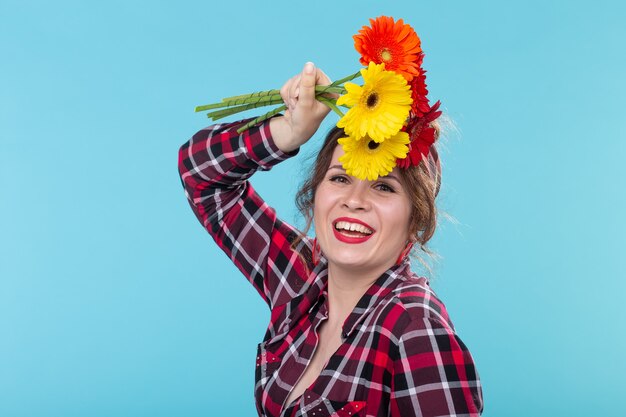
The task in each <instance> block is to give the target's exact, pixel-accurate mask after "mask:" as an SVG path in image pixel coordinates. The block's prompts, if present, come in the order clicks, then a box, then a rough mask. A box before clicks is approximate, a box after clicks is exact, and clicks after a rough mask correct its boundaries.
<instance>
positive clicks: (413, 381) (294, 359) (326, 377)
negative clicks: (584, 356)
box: [179, 121, 483, 417]
mask: <svg viewBox="0 0 626 417" xmlns="http://www.w3.org/2000/svg"><path fill="white" fill-rule="evenodd" d="M244 122H245V121H244ZM241 123H243V122H236V123H230V124H218V125H214V126H210V127H208V128H206V129H203V130H201V131H199V132H198V133H196V134H195V135H194V136H193V137H192V138H191V140H190V141H189V142H187V143H185V144H184V145H183V146H182V147H181V148H180V153H179V171H180V175H181V179H182V183H183V186H184V188H185V193H186V195H187V198H188V200H189V203H190V205H191V208H192V210H193V212H194V213H195V214H196V216H197V217H198V220H199V221H200V223H202V225H203V226H204V228H205V229H206V230H207V231H208V232H209V233H210V234H211V236H212V237H213V239H215V241H216V242H217V244H218V245H219V246H220V248H222V250H223V251H224V252H225V253H226V254H227V255H228V256H229V257H230V259H231V260H232V261H233V262H234V263H235V265H237V267H238V268H239V269H240V270H241V272H242V273H243V274H244V276H245V277H246V278H247V279H248V281H249V282H250V283H251V284H252V285H253V286H254V288H255V289H256V290H257V291H258V293H259V294H260V295H261V297H262V298H263V300H264V301H265V302H266V303H267V305H268V306H269V308H270V311H271V317H270V323H269V326H268V328H267V332H266V333H265V337H264V339H263V342H262V343H260V344H259V345H258V346H257V357H256V375H255V376H256V380H255V381H256V382H255V386H254V394H255V398H256V406H257V410H258V412H259V415H260V416H267V417H278V416H281V417H301V416H303V417H304V416H306V417H329V416H334V417H338V416H340V417H354V416H380V417H382V416H397V417H400V416H402V417H410V416H424V417H427V416H433V417H434V416H457V417H459V416H478V415H479V414H480V413H481V412H482V409H483V400H482V388H481V384H480V380H479V377H478V373H477V371H476V369H475V366H474V361H473V359H472V356H471V354H470V352H469V351H468V349H467V347H466V346H465V345H464V344H463V342H462V341H461V339H460V338H459V336H458V335H457V334H456V333H455V331H454V327H453V325H452V322H451V321H450V318H449V317H448V314H447V311H446V308H445V306H444V304H443V303H442V302H441V300H439V299H438V298H437V296H436V295H435V294H434V293H433V291H432V289H431V288H430V286H429V283H428V280H427V279H426V278H423V277H418V276H417V275H415V274H414V273H413V272H411V270H410V264H409V263H408V261H406V262H404V263H403V264H401V265H396V266H394V267H392V268H391V269H389V270H388V271H386V272H385V273H384V274H383V275H381V276H380V277H379V278H378V280H377V281H376V282H375V283H374V284H373V285H372V286H371V287H370V288H369V289H368V291H367V292H366V293H365V294H364V295H363V297H362V298H361V299H360V301H359V302H358V304H357V305H356V307H355V308H354V310H353V311H352V313H351V314H350V315H349V316H348V318H347V319H346V321H345V322H344V324H343V328H342V340H343V344H342V345H341V346H340V347H339V349H338V350H337V351H336V352H335V353H334V355H333V356H332V357H331V358H330V359H329V361H328V362H327V363H326V364H325V367H324V369H323V370H322V372H321V374H320V375H319V377H318V378H317V379H316V380H315V381H314V382H313V383H312V384H311V385H310V386H309V387H308V388H307V389H306V390H305V392H304V394H302V396H300V398H298V399H296V400H295V401H294V402H292V403H291V404H285V402H286V399H287V397H288V395H289V393H290V392H291V389H292V388H293V387H294V386H295V385H296V383H297V382H298V380H299V378H300V377H301V375H302V374H303V373H304V371H305V369H306V367H307V365H308V363H309V361H310V360H311V358H312V357H313V354H314V352H315V349H316V347H317V342H318V337H317V333H316V329H317V328H318V326H319V325H320V323H321V322H322V321H324V320H326V319H327V318H328V297H327V296H328V292H327V283H328V269H327V264H326V261H325V259H324V258H322V260H321V262H319V263H318V264H317V265H316V266H315V265H313V264H310V263H309V264H305V263H304V261H303V259H311V257H310V255H311V240H310V239H309V238H307V237H305V238H304V239H303V240H302V241H301V242H300V243H299V244H298V246H297V247H296V248H295V250H294V249H292V248H291V246H292V245H291V243H292V242H293V241H294V239H295V238H296V237H297V236H298V234H299V232H298V231H297V230H296V229H295V228H293V227H292V226H290V225H288V224H286V223H284V222H282V221H281V220H280V219H278V218H277V217H276V213H275V211H274V210H273V209H272V208H271V207H269V206H268V205H267V204H266V203H265V202H264V201H263V200H262V199H261V198H260V197H259V195H258V194H257V193H256V192H255V191H254V189H253V187H252V186H251V185H250V183H249V182H248V181H247V180H248V178H249V177H250V176H251V175H252V174H253V173H254V172H255V171H257V170H268V169H270V168H271V167H272V166H273V165H274V164H276V163H278V162H280V161H282V160H284V159H286V158H288V157H290V156H293V155H295V154H296V153H297V151H295V152H293V153H291V154H285V153H283V152H281V151H280V150H279V149H278V148H277V147H276V145H275V144H274V143H273V141H272V138H271V136H270V130H269V123H267V122H265V123H262V124H259V125H257V126H255V127H253V128H251V129H249V130H248V131H246V132H244V133H242V134H237V132H236V130H237V128H238V127H239V126H241ZM300 254H302V255H304V256H302V257H301V256H299V255H300Z"/></svg>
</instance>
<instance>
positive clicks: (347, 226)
mask: <svg viewBox="0 0 626 417" xmlns="http://www.w3.org/2000/svg"><path fill="white" fill-rule="evenodd" d="M335 229H337V230H341V229H343V230H347V231H350V232H359V233H363V234H366V235H371V234H372V233H374V232H373V231H372V230H370V229H368V228H367V227H365V226H363V225H362V224H358V223H350V222H343V221H341V222H337V223H335Z"/></svg>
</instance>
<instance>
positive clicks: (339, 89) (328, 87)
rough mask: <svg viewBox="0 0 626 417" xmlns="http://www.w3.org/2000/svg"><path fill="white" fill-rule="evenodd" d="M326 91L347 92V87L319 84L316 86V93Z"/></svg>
mask: <svg viewBox="0 0 626 417" xmlns="http://www.w3.org/2000/svg"><path fill="white" fill-rule="evenodd" d="M325 93H336V94H345V93H346V89H345V88H343V87H337V86H332V85H317V86H315V95H319V94H325Z"/></svg>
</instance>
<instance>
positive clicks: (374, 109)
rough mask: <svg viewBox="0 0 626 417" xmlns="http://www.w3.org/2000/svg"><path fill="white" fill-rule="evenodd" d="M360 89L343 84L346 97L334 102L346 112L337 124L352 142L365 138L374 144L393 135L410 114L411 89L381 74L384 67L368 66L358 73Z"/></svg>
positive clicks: (402, 80) (393, 76)
mask: <svg viewBox="0 0 626 417" xmlns="http://www.w3.org/2000/svg"><path fill="white" fill-rule="evenodd" d="M361 75H362V76H363V81H364V83H363V86H362V87H361V86H359V85H357V84H353V83H346V84H345V85H344V87H345V88H346V90H347V91H348V93H347V94H344V95H343V96H341V97H339V98H338V99H337V105H340V106H341V105H346V106H348V107H350V110H348V112H347V113H346V114H345V116H343V117H342V118H341V119H339V121H338V122H337V127H342V128H343V129H344V130H345V132H346V134H347V135H349V136H352V137H353V138H355V139H361V138H362V137H364V136H366V135H367V136H369V137H370V138H371V139H373V140H375V141H376V142H382V141H384V140H385V139H386V138H388V137H390V136H393V135H395V134H396V133H397V132H398V131H399V130H400V129H401V128H402V125H403V124H404V122H405V121H406V119H407V117H408V116H409V110H411V103H412V102H413V99H412V98H411V87H410V86H409V85H408V84H407V81H406V79H405V78H404V77H403V76H402V75H399V74H397V73H395V72H393V71H385V64H384V63H382V64H375V63H374V62H370V63H369V67H368V68H364V69H362V70H361Z"/></svg>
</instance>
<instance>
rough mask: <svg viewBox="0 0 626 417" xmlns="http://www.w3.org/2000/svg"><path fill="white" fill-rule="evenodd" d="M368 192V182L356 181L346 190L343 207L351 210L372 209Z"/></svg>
mask: <svg viewBox="0 0 626 417" xmlns="http://www.w3.org/2000/svg"><path fill="white" fill-rule="evenodd" d="M368 191H369V186H368V184H367V182H366V181H362V180H356V179H355V180H354V181H353V182H352V183H351V184H350V186H349V187H347V189H346V194H345V196H344V200H343V206H344V207H345V208H347V209H349V210H363V211H366V210H368V209H369V208H370V201H369V198H368V195H367V194H368Z"/></svg>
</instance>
